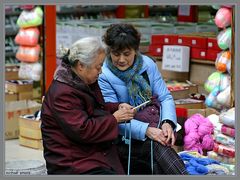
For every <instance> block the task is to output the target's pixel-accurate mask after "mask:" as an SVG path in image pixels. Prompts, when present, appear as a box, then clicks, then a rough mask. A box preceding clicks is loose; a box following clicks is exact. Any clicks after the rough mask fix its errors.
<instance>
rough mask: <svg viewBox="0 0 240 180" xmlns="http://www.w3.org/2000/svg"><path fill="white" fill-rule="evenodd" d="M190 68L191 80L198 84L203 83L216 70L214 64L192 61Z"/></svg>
mask: <svg viewBox="0 0 240 180" xmlns="http://www.w3.org/2000/svg"><path fill="white" fill-rule="evenodd" d="M190 69H191V71H190V81H191V82H192V83H194V84H197V85H203V84H204V83H205V82H206V80H207V79H208V77H209V76H210V75H211V74H212V73H213V72H215V71H216V68H215V66H214V65H212V64H197V63H191V65H190Z"/></svg>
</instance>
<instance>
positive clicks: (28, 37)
mask: <svg viewBox="0 0 240 180" xmlns="http://www.w3.org/2000/svg"><path fill="white" fill-rule="evenodd" d="M39 34H40V33H39V30H38V28H37V27H31V28H21V29H20V30H19V31H18V34H17V35H16V37H15V39H14V40H15V43H16V44H19V45H25V46H35V45H37V43H38V38H39Z"/></svg>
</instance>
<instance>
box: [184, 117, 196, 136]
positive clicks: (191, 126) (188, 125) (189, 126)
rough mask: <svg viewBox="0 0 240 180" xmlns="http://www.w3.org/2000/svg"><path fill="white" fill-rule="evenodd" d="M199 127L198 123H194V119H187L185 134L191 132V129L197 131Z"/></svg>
mask: <svg viewBox="0 0 240 180" xmlns="http://www.w3.org/2000/svg"><path fill="white" fill-rule="evenodd" d="M197 129H198V125H197V124H195V123H193V122H192V121H190V120H187V121H185V123H184V130H185V134H186V135H187V134H189V133H190V131H194V132H197Z"/></svg>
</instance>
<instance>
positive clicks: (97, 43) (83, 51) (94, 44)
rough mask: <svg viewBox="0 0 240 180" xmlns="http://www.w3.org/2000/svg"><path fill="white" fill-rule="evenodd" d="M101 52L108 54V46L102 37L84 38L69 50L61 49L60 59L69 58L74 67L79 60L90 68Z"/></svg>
mask: <svg viewBox="0 0 240 180" xmlns="http://www.w3.org/2000/svg"><path fill="white" fill-rule="evenodd" d="M101 51H104V52H105V53H106V45H105V44H104V42H103V41H102V39H101V37H95V36H94V37H84V38H81V39H79V40H78V41H76V42H75V43H73V45H72V46H71V47H70V48H69V49H68V48H63V47H61V48H60V49H59V56H60V58H62V57H66V56H67V59H68V61H69V63H70V64H71V65H74V64H75V62H76V61H77V60H78V61H80V62H81V63H82V64H84V65H86V66H89V65H91V64H92V63H94V60H95V58H96V57H97V55H98V54H99V52H101Z"/></svg>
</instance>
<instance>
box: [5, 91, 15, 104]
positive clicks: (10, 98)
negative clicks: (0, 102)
mask: <svg viewBox="0 0 240 180" xmlns="http://www.w3.org/2000/svg"><path fill="white" fill-rule="evenodd" d="M17 100H18V95H17V94H16V93H14V94H10V93H5V101H7V102H8V101H17Z"/></svg>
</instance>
